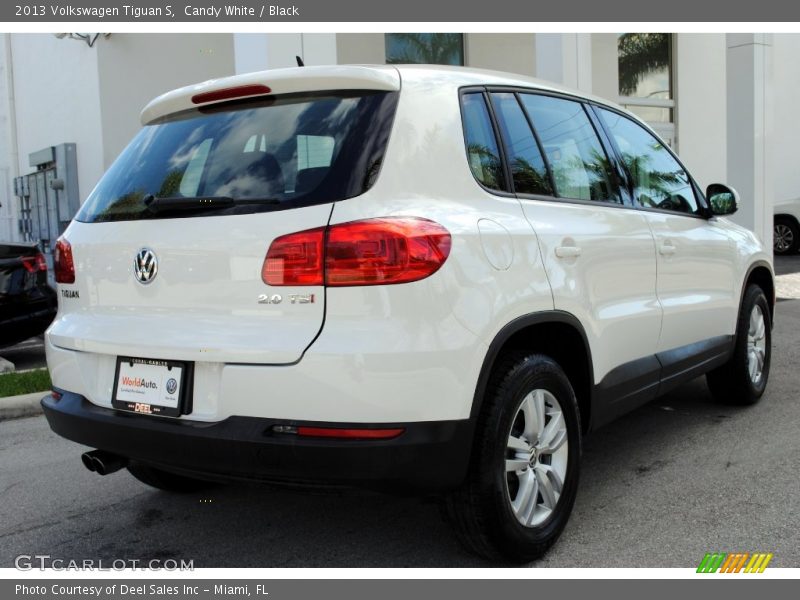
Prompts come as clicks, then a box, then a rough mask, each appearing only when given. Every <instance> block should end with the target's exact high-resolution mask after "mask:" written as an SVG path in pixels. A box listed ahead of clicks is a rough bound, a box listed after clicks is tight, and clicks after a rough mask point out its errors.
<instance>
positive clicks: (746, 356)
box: [706, 285, 772, 404]
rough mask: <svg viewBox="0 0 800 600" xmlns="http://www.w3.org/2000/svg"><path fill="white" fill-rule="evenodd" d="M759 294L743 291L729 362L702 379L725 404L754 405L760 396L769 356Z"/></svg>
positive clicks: (765, 308)
mask: <svg viewBox="0 0 800 600" xmlns="http://www.w3.org/2000/svg"><path fill="white" fill-rule="evenodd" d="M770 317H771V314H770V309H769V303H768V302H767V297H766V296H765V295H764V292H763V290H762V289H761V288H760V287H758V286H756V285H751V286H749V287H748V288H747V290H746V291H745V294H744V299H743V300H742V308H741V310H740V312H739V321H738V323H737V327H736V342H735V345H734V349H733V355H732V356H731V358H730V360H729V361H728V362H727V363H725V364H724V365H722V366H721V367H719V368H717V369H715V370H713V371H711V372H710V373H708V375H706V380H707V381H708V387H709V389H710V390H711V393H712V394H713V395H714V397H715V398H716V399H717V400H719V401H720V402H725V403H727V404H755V403H756V402H758V400H759V399H760V398H761V396H762V395H763V394H764V390H765V389H766V387H767V380H768V379H769V367H770V359H771V355H772V321H771V318H770Z"/></svg>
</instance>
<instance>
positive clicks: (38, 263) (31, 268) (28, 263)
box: [22, 252, 47, 273]
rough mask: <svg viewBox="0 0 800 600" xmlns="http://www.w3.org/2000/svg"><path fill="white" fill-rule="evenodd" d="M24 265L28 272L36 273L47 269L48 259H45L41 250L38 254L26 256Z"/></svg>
mask: <svg viewBox="0 0 800 600" xmlns="http://www.w3.org/2000/svg"><path fill="white" fill-rule="evenodd" d="M22 266H23V267H25V270H26V271H27V272H28V273H35V272H36V271H47V261H46V260H45V259H44V254H42V253H41V252H39V253H38V254H36V256H25V257H23V259H22Z"/></svg>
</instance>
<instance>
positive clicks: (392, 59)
mask: <svg viewBox="0 0 800 600" xmlns="http://www.w3.org/2000/svg"><path fill="white" fill-rule="evenodd" d="M385 43H386V64H389V65H397V64H409V63H410V64H430V65H460V66H463V65H464V35H463V34H461V33H387V34H386V35H385Z"/></svg>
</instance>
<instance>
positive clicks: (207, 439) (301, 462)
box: [42, 392, 474, 491]
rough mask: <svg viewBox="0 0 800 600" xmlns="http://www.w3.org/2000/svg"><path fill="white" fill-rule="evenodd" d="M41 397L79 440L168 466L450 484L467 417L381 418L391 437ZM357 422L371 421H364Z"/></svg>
mask: <svg viewBox="0 0 800 600" xmlns="http://www.w3.org/2000/svg"><path fill="white" fill-rule="evenodd" d="M62 394H63V395H62V397H61V399H60V400H56V399H55V398H53V397H52V396H49V395H48V396H46V397H45V398H43V399H42V407H43V408H44V413H45V416H46V417H47V421H48V423H49V424H50V427H51V428H52V429H53V431H55V432H56V433H57V434H59V435H61V436H63V437H65V438H67V439H69V440H72V441H74V442H77V443H79V444H84V445H87V446H91V447H94V448H99V449H101V450H106V451H108V452H113V453H115V454H119V455H121V456H125V457H127V458H129V459H131V460H136V461H140V462H144V463H148V464H152V465H154V466H158V467H162V468H164V469H166V470H172V471H175V472H181V473H186V474H195V475H197V476H200V477H203V476H205V477H208V478H212V479H234V480H235V479H245V480H261V481H274V482H292V483H314V484H339V485H353V486H361V487H372V488H401V489H414V490H430V491H438V490H447V489H452V488H453V487H456V486H458V485H459V484H460V483H461V482H462V481H463V480H464V477H465V476H466V472H467V466H468V463H469V454H470V448H471V445H472V434H473V430H474V422H473V421H472V420H458V421H432V422H417V423H406V424H403V423H381V424H379V425H375V427H378V428H388V427H402V428H404V429H405V431H404V433H403V434H401V435H400V436H398V437H396V438H394V439H390V440H331V439H320V438H300V437H297V436H295V435H289V434H279V433H275V432H273V430H272V427H273V426H274V425H278V424H280V425H295V426H298V425H313V426H326V425H327V426H336V427H347V424H345V423H335V424H331V423H316V422H314V423H310V422H296V421H286V420H276V419H265V418H257V417H242V416H231V417H228V418H226V419H224V420H222V421H218V422H214V423H208V422H200V421H189V420H186V419H170V418H162V417H149V416H145V415H137V414H128V413H123V412H119V411H116V410H113V409H108V408H103V407H100V406H96V405H94V404H92V403H91V402H89V401H88V400H86V399H85V398H83V397H82V396H80V395H78V394H74V393H70V392H62ZM353 426H355V427H369V426H366V425H364V424H363V423H360V424H356V425H353Z"/></svg>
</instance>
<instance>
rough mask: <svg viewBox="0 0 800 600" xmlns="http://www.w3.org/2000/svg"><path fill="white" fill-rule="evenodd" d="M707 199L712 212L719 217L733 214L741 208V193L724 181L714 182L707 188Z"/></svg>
mask: <svg viewBox="0 0 800 600" xmlns="http://www.w3.org/2000/svg"><path fill="white" fill-rule="evenodd" d="M706 200H708V207H709V209H711V214H712V215H714V216H717V217H721V216H724V215H732V214H733V213H735V212H736V210H737V209H738V208H739V194H738V193H737V192H736V190H735V189H733V188H732V187H728V186H727V185H725V184H722V183H712V184H711V185H709V186H708V188H706Z"/></svg>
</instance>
